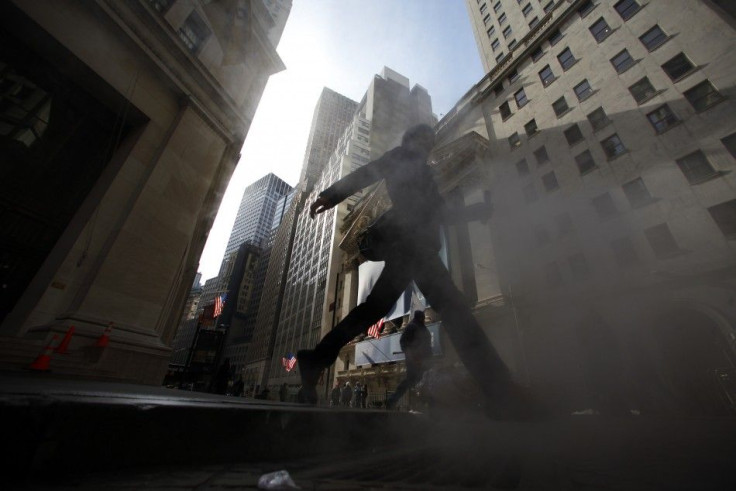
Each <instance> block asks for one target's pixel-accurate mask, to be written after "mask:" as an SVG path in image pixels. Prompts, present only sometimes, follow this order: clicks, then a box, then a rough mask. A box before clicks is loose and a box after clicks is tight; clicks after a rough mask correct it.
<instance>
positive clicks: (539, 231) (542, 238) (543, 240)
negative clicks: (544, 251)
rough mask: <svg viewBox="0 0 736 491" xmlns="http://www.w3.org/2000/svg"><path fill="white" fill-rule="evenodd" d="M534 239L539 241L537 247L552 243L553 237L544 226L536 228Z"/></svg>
mask: <svg viewBox="0 0 736 491" xmlns="http://www.w3.org/2000/svg"><path fill="white" fill-rule="evenodd" d="M534 237H535V238H536V239H537V245H539V246H543V245H546V244H549V243H550V242H552V237H550V235H549V232H547V229H546V228H544V227H543V226H542V225H539V226H537V227H534Z"/></svg>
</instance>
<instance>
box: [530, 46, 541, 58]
mask: <svg viewBox="0 0 736 491" xmlns="http://www.w3.org/2000/svg"><path fill="white" fill-rule="evenodd" d="M542 56H544V51H543V50H542V47H541V46H537V49H535V50H534V51H532V61H537V60H539V59H540V58H541V57H542Z"/></svg>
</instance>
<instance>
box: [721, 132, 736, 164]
mask: <svg viewBox="0 0 736 491" xmlns="http://www.w3.org/2000/svg"><path fill="white" fill-rule="evenodd" d="M721 143H723V146H724V147H726V150H728V153H730V154H731V157H733V158H735V159H736V133H731V134H730V135H728V136H727V137H725V138H721Z"/></svg>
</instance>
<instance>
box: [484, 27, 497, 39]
mask: <svg viewBox="0 0 736 491" xmlns="http://www.w3.org/2000/svg"><path fill="white" fill-rule="evenodd" d="M495 32H496V26H491V27H490V28H489V29H488V30H487V31H486V34H488V37H489V38H490V37H492V36H493V34H495Z"/></svg>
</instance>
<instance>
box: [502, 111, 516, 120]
mask: <svg viewBox="0 0 736 491" xmlns="http://www.w3.org/2000/svg"><path fill="white" fill-rule="evenodd" d="M514 114H516V113H511V114H509V115H508V116H506V117H505V118H504V117H503V116H501V121H507V120H509V119H511V117H512V116H513V115H514Z"/></svg>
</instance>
